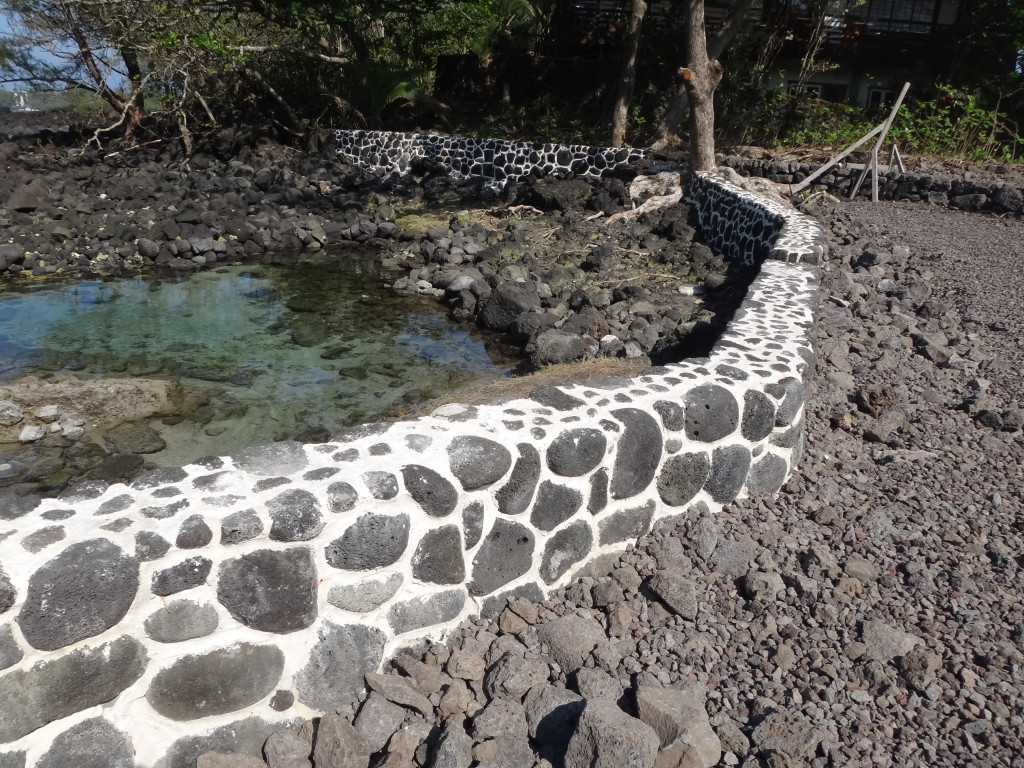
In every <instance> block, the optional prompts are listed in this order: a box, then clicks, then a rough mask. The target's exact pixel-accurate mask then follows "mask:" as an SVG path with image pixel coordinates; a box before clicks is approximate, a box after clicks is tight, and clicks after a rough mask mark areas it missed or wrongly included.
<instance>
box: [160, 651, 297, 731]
mask: <svg viewBox="0 0 1024 768" xmlns="http://www.w3.org/2000/svg"><path fill="white" fill-rule="evenodd" d="M283 670H284V653H283V652H282V651H281V649H280V648H277V647H276V646H273V645H252V644H250V643H237V644H235V645H232V646H229V647H227V648H218V649H217V650H214V651H210V652H208V653H204V654H200V655H194V656H185V657H183V658H180V659H178V660H177V661H175V662H173V663H172V664H171V665H170V666H169V667H166V668H165V669H162V670H160V672H158V673H157V675H156V677H154V678H153V682H152V683H150V685H149V690H148V691H146V701H148V702H149V705H150V706H151V707H153V709H155V710H156V711H157V712H158V713H160V714H161V715H163V716H164V717H166V718H168V719H170V720H196V719H198V718H200V717H210V716H213V715H222V714H225V713H227V712H235V711H237V710H239V709H244V708H245V707H248V706H250V705H252V704H255V703H256V702H257V701H259V700H260V699H262V698H263V697H264V696H266V695H267V694H269V693H270V692H271V691H272V690H274V688H275V687H276V686H277V682H278V680H280V679H281V672H282V671H283Z"/></svg>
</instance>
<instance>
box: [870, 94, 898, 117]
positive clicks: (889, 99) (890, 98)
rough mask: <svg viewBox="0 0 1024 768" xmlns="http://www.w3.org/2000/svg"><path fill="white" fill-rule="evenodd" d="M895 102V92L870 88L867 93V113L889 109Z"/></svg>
mask: <svg viewBox="0 0 1024 768" xmlns="http://www.w3.org/2000/svg"><path fill="white" fill-rule="evenodd" d="M895 102H896V91H892V90H889V89H888V88H872V89H871V90H869V91H868V112H878V111H879V110H882V109H888V108H890V107H891V106H892V105H893V104H894V103H895Z"/></svg>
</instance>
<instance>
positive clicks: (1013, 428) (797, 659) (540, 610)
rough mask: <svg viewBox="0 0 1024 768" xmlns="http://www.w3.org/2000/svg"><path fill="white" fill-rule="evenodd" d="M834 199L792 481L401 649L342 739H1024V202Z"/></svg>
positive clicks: (664, 753)
mask: <svg viewBox="0 0 1024 768" xmlns="http://www.w3.org/2000/svg"><path fill="white" fill-rule="evenodd" d="M817 212H818V213H819V214H820V215H822V217H823V218H824V219H826V220H827V221H829V222H830V224H831V226H832V229H833V232H834V235H835V248H834V253H833V257H832V259H831V260H830V263H829V264H828V265H826V266H825V268H824V272H825V277H824V281H823V286H824V287H823V295H822V322H821V323H820V332H819V369H818V377H817V381H816V384H815V393H814V396H813V399H812V401H811V404H810V405H809V407H808V411H807V450H806V455H805V458H804V461H803V464H802V465H801V466H800V467H799V469H798V471H797V472H796V473H795V475H794V476H793V478H792V479H791V480H790V482H789V483H788V484H787V486H786V488H785V489H784V490H783V492H782V493H781V494H779V495H778V496H776V497H774V498H761V499H748V500H745V501H743V502H740V503H736V504H733V505H731V506H730V507H728V508H727V509H725V510H724V511H723V513H722V514H720V515H717V516H709V515H706V514H702V512H701V510H699V509H692V510H689V511H688V512H687V514H686V515H684V516H683V517H682V518H681V519H680V520H679V521H677V523H676V524H674V525H673V524H669V525H665V524H662V525H661V526H660V527H659V528H658V529H657V530H655V531H654V532H653V533H651V534H650V535H648V536H647V537H645V538H644V539H642V540H641V541H640V542H639V544H638V545H637V546H636V547H633V548H631V549H630V550H629V551H628V552H627V553H626V554H625V555H623V556H622V558H621V559H620V560H618V561H617V562H616V563H614V567H613V568H611V569H610V575H604V574H608V573H609V569H608V568H607V566H606V569H605V570H604V571H603V572H600V571H595V572H596V573H598V577H597V578H590V577H584V578H581V579H578V580H577V581H576V583H574V584H572V585H570V586H569V587H567V588H566V589H565V590H563V592H562V593H561V594H560V595H557V596H555V597H554V598H552V599H550V600H548V601H546V602H545V603H543V604H541V605H539V606H537V605H531V604H529V603H526V602H525V601H517V602H514V603H512V604H511V605H510V606H509V607H508V608H507V609H506V610H505V611H504V613H503V614H502V615H501V617H500V618H499V619H498V620H497V621H495V622H486V621H477V622H475V623H470V624H467V625H466V626H465V627H464V628H463V630H462V632H461V633H460V634H459V635H457V636H456V637H455V638H453V639H452V640H451V641H450V642H449V643H448V644H447V645H440V644H439V645H435V646H433V647H431V648H430V649H429V650H428V651H427V652H426V653H423V654H418V655H417V656H416V657H415V658H413V657H404V658H403V657H399V658H398V659H396V660H395V661H394V662H393V667H394V668H393V669H391V670H389V671H388V674H386V675H383V676H370V677H371V678H374V679H373V680H371V681H370V683H371V687H372V688H373V692H372V693H371V694H370V695H369V697H368V699H367V700H366V701H365V702H364V703H363V704H362V706H361V708H360V710H359V712H358V714H356V715H355V717H354V718H353V714H354V713H342V716H337V717H332V718H328V719H327V720H328V721H329V722H330V723H331V724H332V727H331V728H326V729H325V728H324V726H323V725H321V727H320V734H319V735H318V736H317V737H316V744H315V748H316V749H317V750H321V754H323V755H326V754H328V752H330V751H332V750H333V751H335V752H336V751H337V749H338V748H339V747H338V745H339V744H343V745H345V749H347V750H348V751H347V752H346V754H348V755H350V756H351V755H358V764H360V765H366V764H367V762H366V761H369V762H371V764H374V765H389V766H399V765H427V766H429V765H438V766H452V767H460V768H463V767H464V768H469V766H470V765H471V764H478V765H481V766H510V767H514V768H519V767H521V768H531V766H542V767H543V766H547V765H549V764H550V765H555V766H557V765H562V764H564V765H566V766H569V767H570V768H583V767H584V766H594V765H616V766H619V765H630V766H648V767H649V766H652V765H654V764H655V755H656V754H657V755H658V757H657V760H658V762H657V765H658V766H662V767H664V766H677V765H685V766H694V767H697V766H703V767H706V766H711V765H716V764H718V765H729V766H732V765H742V766H744V767H745V768H755V767H758V768H760V767H762V766H764V767H769V766H770V767H771V768H790V767H792V766H821V767H824V766H837V767H838V766H843V767H844V768H850V767H853V766H863V767H864V768H867V766H928V767H929V768H936V767H938V766H965V765H971V766H1024V756H1022V755H1024V744H1022V741H1021V739H1022V734H1024V714H1022V713H1024V654H1022V651H1024V590H1022V588H1021V583H1020V577H1021V569H1022V568H1024V501H1022V500H1024V477H1022V470H1021V465H1022V458H1024V435H1022V432H1021V426H1022V423H1024V410H1022V409H1024V403H1022V402H1020V400H1021V397H1022V393H1021V386H1022V384H1021V381H1020V371H1021V370H1022V365H1021V360H1022V355H1024V343H1022V339H1024V334H1022V330H1024V328H1022V318H1021V312H1020V308H1021V306H1022V302H1021V300H1020V299H1021V295H1022V290H1024V289H1022V286H1024V274H1022V270H1021V264H1022V263H1024V262H1022V260H1021V257H1022V255H1024V253H1022V251H1024V222H1022V221H1006V220H1000V219H997V218H993V217H989V216H981V215H968V214H960V213H957V212H952V211H948V210H939V209H934V208H930V207H927V206H924V205H909V204H908V205H898V204H890V203H883V204H879V205H871V204H843V205H839V206H838V207H835V208H829V209H825V210H822V209H818V210H817ZM885 231H890V232H893V233H894V236H893V237H892V238H891V239H890V238H889V237H887V236H885V235H884V234H883V233H884V232H885ZM901 246H906V247H901ZM663 687H670V688H673V689H676V690H674V691H673V692H672V694H671V695H670V696H668V697H666V696H665V695H664V694H663V693H661V689H662V688H663ZM410 691H413V692H414V693H416V694H417V695H418V697H419V698H416V697H414V696H411V695H410V693H409V692H410ZM423 697H426V700H424V698H423ZM414 700H415V701H417V702H418V703H419V711H418V712H417V711H416V709H415V707H414V706H413V705H412V704H410V702H411V701H414ZM615 704H617V705H618V706H615ZM410 707H412V708H410ZM346 714H347V717H345V715H346ZM637 718H639V719H637ZM353 720H354V727H353V726H350V725H348V722H350V721H353ZM392 734H393V735H392ZM275 738H276V739H277V742H275V743H274V744H271V743H268V745H267V750H266V756H267V758H268V762H269V763H270V765H271V766H275V763H276V764H277V765H282V766H283V765H286V764H287V765H293V764H300V763H285V762H278V759H277V757H276V755H284V754H286V753H287V750H286V749H285V747H286V746H287V745H291V747H292V748H293V751H292V752H291V753H290V754H292V755H300V756H308V755H309V754H310V751H311V749H313V745H312V743H311V742H312V741H313V736H312V729H311V728H306V729H304V731H303V733H302V734H301V735H300V736H295V735H292V734H279V735H278V737H275ZM272 741H273V740H272ZM313 755H314V758H315V757H316V752H315V751H314V752H313ZM302 759H303V760H305V757H303V758H302ZM474 761H475V763H474ZM301 764H304V765H308V764H309V763H308V761H307V762H302V763H301ZM323 764H324V765H327V764H329V763H326V762H324V763H323ZM352 764H356V763H352ZM317 765H320V762H319V761H318V762H317Z"/></svg>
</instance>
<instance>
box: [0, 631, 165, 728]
mask: <svg viewBox="0 0 1024 768" xmlns="http://www.w3.org/2000/svg"><path fill="white" fill-rule="evenodd" d="M147 662H148V659H147V658H146V649H145V648H143V646H142V644H141V643H140V642H139V641H138V640H136V639H135V638H132V637H120V638H118V639H116V640H112V641H111V642H109V643H104V644H103V645H101V646H99V647H96V648H82V649H79V650H77V651H73V652H71V653H69V654H67V655H66V656H58V657H56V658H53V659H49V660H44V661H40V662H38V663H36V664H34V665H33V666H32V667H30V668H29V669H21V670H15V671H13V672H8V673H7V674H5V675H2V676H0V701H2V702H4V717H3V718H0V743H6V742H11V741H15V740H16V739H20V738H21V737H22V736H25V735H27V734H29V733H31V732H32V731H34V730H36V729H37V728H41V727H42V726H44V725H46V724H47V723H51V722H53V721H54V720H60V719H61V718H63V717H67V716H68V715H73V714H74V713H76V712H81V711H82V710H85V709H88V708H89V707H94V706H97V705H99V704H105V703H106V702H108V701H110V700H111V699H113V698H115V697H116V696H117V695H118V694H119V693H121V691H123V690H124V689H125V688H128V687H129V686H130V685H132V683H134V682H135V681H136V680H138V679H139V678H140V677H142V673H143V672H144V671H145V669H146V664H147Z"/></svg>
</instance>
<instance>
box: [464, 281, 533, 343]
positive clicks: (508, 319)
mask: <svg viewBox="0 0 1024 768" xmlns="http://www.w3.org/2000/svg"><path fill="white" fill-rule="evenodd" d="M539 306H540V294H539V293H538V292H537V284H536V283H535V282H533V281H532V280H527V281H524V282H519V281H516V280H506V281H505V282H503V283H499V284H498V286H497V287H496V288H495V289H494V291H493V292H492V293H491V295H490V297H489V298H488V299H487V300H486V301H485V302H483V306H482V307H481V308H480V311H479V312H477V316H476V321H477V323H478V324H479V325H480V326H482V327H483V328H490V329H491V330H493V331H504V330H505V329H506V328H508V327H509V325H511V324H512V321H513V320H515V319H516V317H517V316H518V315H519V314H521V313H522V312H526V311H527V310H529V309H532V308H533V307H539Z"/></svg>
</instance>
